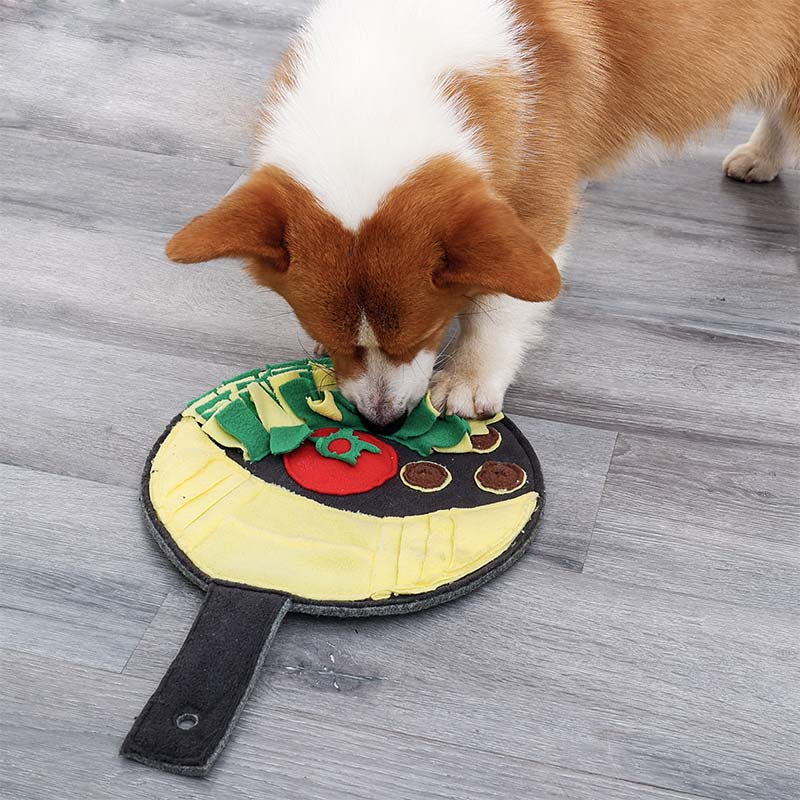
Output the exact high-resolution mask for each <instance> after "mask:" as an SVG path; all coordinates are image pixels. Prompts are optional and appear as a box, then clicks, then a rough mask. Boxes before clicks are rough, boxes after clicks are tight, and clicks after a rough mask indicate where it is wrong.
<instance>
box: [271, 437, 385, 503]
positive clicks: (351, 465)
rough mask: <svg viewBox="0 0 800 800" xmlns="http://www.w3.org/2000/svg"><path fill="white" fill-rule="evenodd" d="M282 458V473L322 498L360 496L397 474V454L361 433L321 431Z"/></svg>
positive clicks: (373, 438) (382, 443)
mask: <svg viewBox="0 0 800 800" xmlns="http://www.w3.org/2000/svg"><path fill="white" fill-rule="evenodd" d="M311 436H312V438H311V439H309V440H308V441H306V442H304V443H303V444H302V445H300V447H299V448H298V449H297V450H295V451H294V452H291V453H286V454H285V455H284V456H283V464H284V466H285V467H286V472H287V473H288V474H289V475H290V476H291V477H292V478H293V479H294V480H295V481H296V482H297V483H298V484H300V486H302V487H303V488H304V489H309V490H310V491H312V492H321V493H322V494H331V495H344V494H360V493H362V492H368V491H370V490H371V489H375V488H377V487H378V486H380V485H381V484H383V483H386V481H388V480H389V478H393V477H394V476H395V475H396V474H397V453H396V452H395V451H394V449H393V448H392V446H391V445H390V444H388V443H387V442H381V441H380V440H379V439H376V438H375V437H374V436H370V434H368V433H364V432H363V431H351V430H344V431H343V430H342V429H341V428H321V429H320V430H318V431H314V433H313V434H312V435H311Z"/></svg>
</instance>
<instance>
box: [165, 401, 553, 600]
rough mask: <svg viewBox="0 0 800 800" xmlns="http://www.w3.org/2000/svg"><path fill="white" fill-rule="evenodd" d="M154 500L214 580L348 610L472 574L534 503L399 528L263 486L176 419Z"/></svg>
mask: <svg viewBox="0 0 800 800" xmlns="http://www.w3.org/2000/svg"><path fill="white" fill-rule="evenodd" d="M398 491H407V490H406V489H405V487H403V488H400V487H398ZM150 499H151V501H152V504H153V507H154V509H155V511H156V513H157V514H158V517H159V519H160V520H161V522H162V523H163V524H164V526H165V527H166V529H167V530H168V531H169V533H170V534H171V536H172V538H173V539H174V541H175V542H176V544H177V545H178V547H179V548H180V549H181V550H182V551H183V552H184V553H185V554H186V556H187V557H188V558H189V559H190V560H191V561H192V562H193V563H194V564H195V565H196V566H197V567H198V568H199V569H201V570H202V571H203V572H205V573H206V574H207V575H209V576H210V577H212V578H216V579H219V580H228V581H233V582H236V583H244V584H248V585H250V586H256V587H260V588H265V589H273V590H276V591H285V592H290V593H292V594H295V595H298V596H300V597H305V598H307V599H309V600H338V601H348V600H363V599H367V598H374V599H381V598H386V597H390V596H391V595H392V594H418V593H421V592H427V591H431V590H433V589H436V588H437V587H439V586H442V585H444V584H446V583H450V582H452V581H455V580H458V579H459V578H462V577H464V576H465V575H468V574H470V573H471V572H474V571H475V570H476V569H479V568H480V567H482V566H483V565H485V564H487V563H489V562H490V561H492V560H493V559H494V558H496V557H497V556H499V555H500V554H501V553H502V552H503V551H504V550H506V548H507V547H508V546H509V545H510V544H511V542H512V541H513V540H514V539H515V538H516V536H517V534H519V532H520V531H521V530H522V528H523V527H524V526H525V524H526V522H527V521H528V519H529V518H530V516H531V514H532V513H533V511H534V509H535V508H536V504H537V502H538V495H537V494H536V492H525V493H522V494H520V495H518V496H515V497H513V498H511V499H509V500H501V501H498V502H497V503H493V504H491V505H487V506H478V507H476V508H457V509H449V510H443V511H435V512H433V513H430V514H421V515H417V516H410V517H402V518H401V517H374V516H370V515H366V514H357V513H354V512H350V511H342V510H339V509H335V508H331V507H330V506H325V505H323V504H321V503H317V502H315V501H314V500H309V499H308V498H305V497H302V496H300V495H297V494H294V493H293V492H290V491H289V490H288V489H284V488H282V487H280V486H275V485H272V484H268V483H265V482H264V481H262V480H260V479H259V478H257V477H255V476H254V475H252V474H251V473H249V472H248V471H247V470H245V469H243V468H242V467H240V466H239V465H238V464H236V463H235V462H234V461H231V460H230V459H229V458H227V457H226V456H225V453H224V452H223V451H222V450H220V448H219V447H217V446H216V445H215V444H214V443H213V442H212V441H211V440H210V439H209V438H208V436H206V435H205V434H204V433H203V432H202V431H201V429H200V427H199V426H198V424H197V422H196V421H195V420H194V419H192V418H191V417H184V418H182V419H181V420H179V422H178V423H177V424H176V425H175V427H174V428H173V429H172V430H171V431H170V433H169V434H168V436H167V438H166V439H165V440H164V442H163V444H162V445H161V448H160V449H159V451H158V452H157V453H156V456H155V458H154V459H153V463H152V469H151V474H150Z"/></svg>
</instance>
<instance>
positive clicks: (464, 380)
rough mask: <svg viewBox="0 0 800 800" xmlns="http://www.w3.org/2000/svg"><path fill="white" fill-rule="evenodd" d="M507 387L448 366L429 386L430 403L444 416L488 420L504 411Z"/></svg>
mask: <svg viewBox="0 0 800 800" xmlns="http://www.w3.org/2000/svg"><path fill="white" fill-rule="evenodd" d="M506 388H507V387H506V385H505V384H504V383H501V382H499V381H498V380H497V379H492V377H491V375H485V376H482V375H480V374H479V373H478V372H476V371H475V370H470V369H461V368H459V367H458V366H451V367H449V368H447V369H443V370H442V371H440V372H437V373H436V374H435V375H434V376H433V380H432V382H431V402H432V403H433V405H434V406H435V407H436V408H437V409H439V410H440V411H443V412H445V413H447V414H458V416H459V417H465V418H466V419H488V418H489V417H493V416H494V415H495V414H497V413H498V412H499V411H500V410H502V408H503V398H504V397H505V393H506Z"/></svg>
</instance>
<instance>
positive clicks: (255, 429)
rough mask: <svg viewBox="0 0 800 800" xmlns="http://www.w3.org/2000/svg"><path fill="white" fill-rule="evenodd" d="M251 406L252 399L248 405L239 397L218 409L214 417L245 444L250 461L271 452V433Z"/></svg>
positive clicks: (257, 459)
mask: <svg viewBox="0 0 800 800" xmlns="http://www.w3.org/2000/svg"><path fill="white" fill-rule="evenodd" d="M248 399H249V398H248ZM251 406H252V400H251V401H250V405H248V404H247V403H246V402H245V401H244V400H243V399H242V398H240V397H238V398H236V400H232V401H231V402H230V403H228V405H226V406H224V407H223V408H221V409H220V410H219V411H217V413H216V415H215V417H214V419H216V421H217V422H218V423H219V426H220V428H222V430H224V431H225V432H226V433H229V434H230V435H231V436H233V437H234V438H236V439H238V440H239V441H240V442H241V443H242V444H243V445H244V447H245V448H246V450H247V456H248V459H249V460H250V461H260V460H261V459H262V458H264V457H265V456H268V455H269V453H270V435H269V433H267V431H266V429H265V428H264V426H263V425H262V424H261V420H260V419H259V418H258V415H257V414H256V413H255V410H254V409H253V408H252V407H251Z"/></svg>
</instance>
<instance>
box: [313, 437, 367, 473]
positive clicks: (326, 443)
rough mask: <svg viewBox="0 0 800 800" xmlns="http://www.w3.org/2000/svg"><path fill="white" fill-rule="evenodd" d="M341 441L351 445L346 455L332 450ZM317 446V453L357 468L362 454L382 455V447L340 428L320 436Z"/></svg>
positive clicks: (316, 442)
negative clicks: (335, 443) (332, 446)
mask: <svg viewBox="0 0 800 800" xmlns="http://www.w3.org/2000/svg"><path fill="white" fill-rule="evenodd" d="M339 439H343V440H344V441H346V442H347V443H348V444H349V445H350V449H349V450H347V451H345V452H344V453H336V452H334V451H333V450H331V449H330V445H331V444H332V443H333V442H335V441H337V440H339ZM315 444H316V447H317V452H318V453H319V454H320V455H321V456H325V458H333V459H336V460H337V461H344V462H345V463H347V464H350V466H351V467H352V466H355V464H356V462H357V461H358V458H359V456H360V455H361V454H362V453H380V451H381V449H380V447H378V446H377V445H374V444H372V442H365V441H364V440H363V439H359V438H358V436H356V435H355V431H353V430H348V429H347V428H340V429H339V430H337V431H336V432H334V433H330V434H328V435H327V436H320V437H319V438H318V439H316V441H315Z"/></svg>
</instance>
